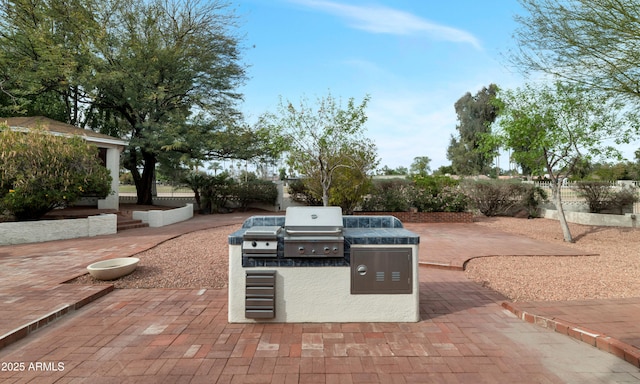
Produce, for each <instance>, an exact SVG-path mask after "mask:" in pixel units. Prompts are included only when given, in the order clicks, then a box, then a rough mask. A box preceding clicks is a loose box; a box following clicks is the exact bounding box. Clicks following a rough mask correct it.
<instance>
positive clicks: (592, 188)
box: [575, 181, 638, 214]
mask: <svg viewBox="0 0 640 384" xmlns="http://www.w3.org/2000/svg"><path fill="white" fill-rule="evenodd" d="M575 189H576V191H577V192H578V195H579V196H581V197H583V198H584V199H585V200H586V201H587V204H588V205H589V212H591V213H601V212H603V211H606V210H615V211H617V212H619V213H620V214H622V213H623V209H624V208H625V207H627V206H629V205H630V204H633V203H635V202H637V201H638V193H637V191H636V189H635V188H633V187H622V188H621V189H616V188H613V187H612V186H611V183H609V182H607V181H579V182H577V183H576V186H575Z"/></svg>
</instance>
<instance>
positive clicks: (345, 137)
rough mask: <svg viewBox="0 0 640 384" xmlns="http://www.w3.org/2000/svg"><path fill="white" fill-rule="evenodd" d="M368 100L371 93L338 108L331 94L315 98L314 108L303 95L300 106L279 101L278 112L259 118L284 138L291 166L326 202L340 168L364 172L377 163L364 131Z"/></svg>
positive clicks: (324, 203)
mask: <svg viewBox="0 0 640 384" xmlns="http://www.w3.org/2000/svg"><path fill="white" fill-rule="evenodd" d="M368 102H369V96H366V97H365V98H364V99H363V101H362V103H360V104H359V105H356V103H355V100H354V99H353V98H350V99H349V101H348V102H347V105H346V107H342V105H341V103H340V102H339V101H338V100H336V99H335V98H334V97H333V96H331V94H329V95H328V96H326V97H324V98H318V99H317V103H316V105H315V106H311V105H309V102H308V100H306V99H302V100H301V101H300V104H299V105H298V106H294V105H293V104H292V103H291V102H289V101H287V102H283V100H282V99H281V100H280V103H279V106H278V111H277V114H273V113H266V114H265V115H263V116H262V118H261V124H262V125H263V127H265V128H266V129H268V130H270V131H277V132H280V134H281V135H282V137H284V138H285V139H286V140H287V142H288V164H289V166H290V167H291V168H292V169H293V170H294V171H297V172H299V173H300V174H302V175H304V176H306V179H305V181H306V182H308V185H307V186H308V188H309V189H310V190H311V191H312V192H314V193H316V194H317V196H321V197H322V203H323V205H325V206H327V205H329V202H330V200H331V190H332V188H336V187H337V183H338V181H337V178H336V175H337V173H338V172H340V171H342V170H345V169H349V170H352V171H355V170H357V171H358V172H359V173H360V174H362V175H365V174H368V173H369V172H370V171H372V170H373V169H375V167H376V166H377V159H376V147H375V144H374V143H373V142H372V141H371V140H370V139H368V138H366V137H364V134H363V133H364V124H365V122H366V121H367V116H366V114H365V108H366V106H367V103H368ZM341 179H342V178H341ZM344 182H346V183H352V182H351V181H349V180H348V179H345V180H344Z"/></svg>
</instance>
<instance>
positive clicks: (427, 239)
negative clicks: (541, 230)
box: [404, 220, 584, 270]
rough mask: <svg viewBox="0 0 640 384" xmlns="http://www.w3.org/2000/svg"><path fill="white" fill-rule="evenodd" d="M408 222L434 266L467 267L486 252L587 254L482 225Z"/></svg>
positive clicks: (422, 259) (423, 254)
mask: <svg viewBox="0 0 640 384" xmlns="http://www.w3.org/2000/svg"><path fill="white" fill-rule="evenodd" d="M523 221H524V220H523ZM525 222H526V221H525ZM404 226H405V228H407V229H409V230H410V231H413V232H415V233H417V234H418V235H420V243H421V244H420V245H421V247H420V263H423V264H425V265H429V266H431V267H441V268H446V269H454V270H463V268H464V264H465V262H467V261H468V260H470V259H472V258H475V257H484V256H507V255H508V256H581V255H584V252H581V251H579V250H577V249H574V248H570V247H565V246H561V245H557V244H552V243H545V242H543V241H538V240H534V239H530V238H527V237H523V236H514V235H512V234H509V233H506V232H502V231H496V230H492V229H490V228H487V227H483V226H480V225H472V224H471V225H470V224H436V223H420V224H414V223H405V224H404Z"/></svg>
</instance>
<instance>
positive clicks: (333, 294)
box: [228, 207, 420, 323]
mask: <svg viewBox="0 0 640 384" xmlns="http://www.w3.org/2000/svg"><path fill="white" fill-rule="evenodd" d="M228 242H229V314H228V319H229V322H230V323H249V322H277V323H284V322H287V323H306V322H416V321H419V320H420V309H419V279H418V246H419V242H420V237H419V236H418V235H417V234H415V233H413V232H410V231H408V230H406V229H405V228H404V227H403V226H402V223H401V222H400V221H399V220H398V219H397V218H395V217H393V216H342V212H341V210H340V208H339V207H290V208H288V209H287V212H286V215H285V216H253V217H250V218H248V219H247V220H245V222H244V224H243V226H242V228H241V229H240V230H238V231H236V232H234V233H232V234H230V235H229V238H228Z"/></svg>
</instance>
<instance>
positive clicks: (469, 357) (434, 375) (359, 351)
mask: <svg viewBox="0 0 640 384" xmlns="http://www.w3.org/2000/svg"><path fill="white" fill-rule="evenodd" d="M243 220H244V217H243V216H242V215H238V216H236V215H213V216H202V217H197V218H196V219H193V220H190V221H188V222H185V223H180V224H175V225H172V226H169V227H164V228H142V229H133V230H129V231H125V232H122V233H121V234H118V235H113V236H101V237H99V238H91V239H83V240H73V241H60V242H50V243H43V244H32V245H24V246H11V247H0V302H1V303H2V306H1V307H0V311H3V310H5V309H6V308H8V307H7V306H9V307H11V310H6V311H5V312H0V329H2V331H0V334H3V332H4V329H7V327H9V328H10V327H13V325H11V326H9V325H8V324H9V320H7V319H9V318H11V319H20V318H21V315H20V311H24V312H23V315H24V316H26V315H28V314H30V313H31V309H32V308H33V307H32V305H33V304H34V300H36V298H37V297H39V295H46V294H49V295H50V296H49V300H44V301H42V302H40V303H39V304H38V305H43V307H42V308H41V310H46V308H45V307H46V305H45V303H49V305H52V306H53V307H54V309H55V305H58V304H59V303H58V302H57V300H61V299H64V298H67V299H69V298H70V297H71V292H62V291H57V292H56V290H59V289H61V288H60V287H61V286H65V287H67V286H68V285H61V284H59V283H60V282H62V281H65V280H68V279H69V278H72V277H74V276H76V275H78V274H80V273H84V267H86V265H87V262H91V261H94V260H96V259H101V258H107V257H115V256H127V255H130V254H134V253H137V252H139V251H141V250H144V249H148V248H149V247H150V246H153V245H154V243H158V242H161V241H165V240H167V239H170V238H172V237H174V236H177V235H179V234H181V233H186V232H189V231H192V230H197V229H204V228H209V227H212V226H217V225H224V224H233V223H240V222H242V221H243ZM429 226H430V225H429ZM466 226H469V228H471V229H476V228H478V227H479V226H473V224H467V225H466ZM407 227H408V228H409V227H410V228H409V229H410V230H415V231H416V232H419V233H420V231H419V230H416V228H415V227H414V226H413V225H411V226H409V225H407ZM438 228H439V229H438V230H436V229H433V228H429V229H428V231H427V232H429V233H430V234H431V235H428V234H427V233H425V232H423V233H420V234H421V236H424V237H422V238H421V255H420V258H421V260H422V259H423V256H425V253H424V252H423V251H426V250H429V252H432V253H433V254H438V252H439V251H438V247H439V245H438V243H437V242H434V241H432V239H433V238H436V237H441V238H443V239H445V238H446V234H447V233H449V236H455V235H452V233H456V232H457V231H459V230H460V228H459V226H457V225H454V226H449V225H441V224H440V225H438ZM418 229H419V228H418ZM438 231H439V232H438ZM473 232H474V231H473V230H470V232H469V233H466V234H465V236H463V238H462V239H461V240H460V241H459V246H460V247H461V249H471V248H473V247H472V246H471V244H473V243H472V242H473V241H474V238H473V237H472V236H471V234H472V233H473ZM430 236H431V237H430ZM470 236H471V237H470ZM481 236H482V237H486V236H487V234H486V233H482V234H481ZM496 236H498V237H500V244H503V245H504V244H505V243H508V242H509V241H510V240H509V237H508V236H507V237H501V236H502V235H496ZM514 238H515V239H511V240H512V241H515V242H516V243H517V242H518V241H520V240H518V239H519V238H517V237H514ZM494 245H495V244H494ZM452 253H455V252H452ZM89 254H90V255H91V256H88V255H89ZM428 254H429V253H427V254H426V255H428ZM25 279H28V280H25ZM56 280H59V281H58V282H57V283H56ZM420 281H421V285H420V293H421V295H420V308H421V316H422V320H421V321H420V322H418V323H385V324H379V323H373V324H370V323H366V324H365V323H346V324H343V323H322V324H258V325H251V324H228V323H227V312H226V311H227V291H226V290H173V289H151V290H115V291H113V292H110V293H108V294H106V295H105V296H103V297H100V298H98V299H97V300H95V301H93V302H91V304H90V305H85V306H84V307H82V308H78V309H77V310H70V311H69V312H68V313H67V314H65V315H64V316H62V317H61V318H60V319H59V320H58V321H55V322H53V323H50V324H49V325H48V326H47V327H44V328H42V329H39V330H37V331H36V332H33V333H32V334H30V335H29V336H27V337H25V338H23V339H20V340H18V341H15V342H13V343H11V344H9V345H7V346H5V347H4V348H2V349H0V364H1V366H0V382H3V383H5V382H8V383H11V382H29V381H30V380H33V381H32V382H37V383H41V382H43V383H47V382H60V383H62V382H72V381H73V382H92V383H101V382H105V383H110V382H114V383H121V382H136V383H141V382H142V383H144V382H150V383H158V382H171V383H173V382H193V383H197V382H206V383H212V382H213V383H216V382H217V383H227V382H238V383H243V382H247V383H249V382H251V383H261V382H264V383H271V382H282V383H287V382H301V383H304V382H323V383H324V382H326V383H332V382H336V383H351V382H379V383H394V382H397V383H408V382H418V383H424V382H452V383H456V382H458V383H466V382H468V383H479V382H480V383H481V382H485V383H512V382H518V383H613V382H640V369H638V367H637V366H634V365H632V364H628V363H627V362H625V361H624V360H622V359H619V358H617V357H616V356H614V354H610V353H606V352H603V351H601V350H599V349H597V348H593V347H590V346H588V345H587V344H586V343H584V342H579V341H576V340H575V339H573V338H570V337H567V336H565V335H561V334H559V333H557V332H552V331H550V330H549V329H545V328H542V327H540V326H536V325H533V324H529V323H527V322H523V321H521V320H520V319H519V318H517V317H516V316H514V315H513V314H512V313H511V312H509V311H507V310H505V309H504V308H502V307H501V304H502V303H503V302H505V301H506V299H505V298H504V297H502V296H501V295H499V294H497V293H496V292H494V291H491V290H489V289H486V288H483V287H481V286H479V285H477V284H475V283H473V282H470V281H468V280H467V279H466V278H465V276H464V274H463V273H462V272H460V271H449V270H442V269H430V268H424V267H422V268H421V270H420ZM17 284H22V285H20V286H19V288H11V286H12V285H17ZM77 287H78V289H81V288H83V287H82V286H77ZM84 288H86V287H84ZM64 289H71V288H64ZM29 290H33V294H32V295H28V294H26V293H27V292H29ZM49 291H51V292H55V293H56V294H53V293H47V292H49ZM23 293H25V294H24V295H22V294H23ZM86 294H90V293H86ZM74 300H75V299H74ZM71 301H73V300H71ZM36 302H37V301H36ZM547 304H549V303H547ZM591 304H593V306H592V307H591V309H590V310H591V311H592V312H591V313H592V314H595V313H597V312H596V310H597V308H601V306H602V305H604V304H609V305H615V304H616V303H615V302H613V303H612V301H602V302H597V303H591ZM517 305H518V306H519V307H518V308H522V309H524V311H523V313H525V314H531V313H533V314H536V313H539V314H540V317H539V318H535V319H538V320H539V319H542V318H544V316H542V315H547V316H559V317H562V316H564V317H570V316H573V315H577V314H581V315H580V316H579V317H576V319H577V320H579V321H580V322H581V323H578V324H589V325H590V326H591V327H592V328H590V329H597V330H598V331H600V329H601V328H604V327H605V325H606V324H611V323H612V321H611V319H607V318H603V317H597V318H596V319H597V320H596V321H595V322H592V323H590V322H589V321H590V320H592V319H594V317H588V316H585V314H587V313H589V311H587V308H590V307H589V305H590V304H589V303H583V306H582V307H581V309H580V311H571V310H570V308H571V303H566V304H560V305H559V306H554V305H548V306H547V307H543V306H542V304H540V305H538V304H525V303H517ZM622 307H623V306H619V307H618V308H622ZM625 307H627V308H630V311H629V312H627V313H626V314H624V316H626V318H625V317H622V316H623V313H622V312H617V313H616V314H618V315H619V316H621V317H620V318H623V319H625V320H627V324H636V323H637V321H635V319H637V318H640V309H639V308H638V307H637V306H634V305H626V306H625ZM518 308H511V309H512V310H513V311H514V312H517V309H518ZM558 308H564V309H566V312H563V313H560V312H558V311H557V309H558ZM607 310H608V311H609V310H613V307H607ZM529 311H531V312H529ZM536 311H538V312H536ZM9 314H13V316H9ZM5 315H7V317H5ZM523 317H524V315H523ZM12 321H13V320H12ZM617 326H618V328H616V329H619V330H625V329H626V330H629V329H631V328H625V327H624V324H617ZM598 327H600V328H598ZM610 329H611V332H612V333H614V332H617V331H615V330H614V328H610ZM633 332H635V331H633ZM602 333H604V332H602ZM637 335H638V333H635V336H634V335H633V334H631V335H626V336H625V337H627V339H626V340H631V338H632V337H636V336H637ZM10 363H18V364H17V365H16V364H10ZM20 363H23V365H20ZM21 366H23V367H24V369H23V370H20V367H21ZM3 368H4V369H3ZM11 368H17V371H16V370H14V371H11V370H10V369H11Z"/></svg>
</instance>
